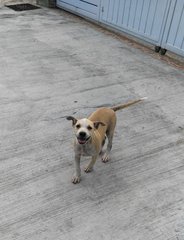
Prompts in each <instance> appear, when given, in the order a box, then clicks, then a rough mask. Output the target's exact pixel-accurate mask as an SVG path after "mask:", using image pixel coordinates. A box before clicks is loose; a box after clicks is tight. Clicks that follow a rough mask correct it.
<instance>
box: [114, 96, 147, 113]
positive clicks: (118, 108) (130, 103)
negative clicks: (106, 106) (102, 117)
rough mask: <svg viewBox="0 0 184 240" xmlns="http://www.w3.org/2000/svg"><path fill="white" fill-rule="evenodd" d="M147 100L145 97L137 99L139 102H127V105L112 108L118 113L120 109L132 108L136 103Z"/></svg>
mask: <svg viewBox="0 0 184 240" xmlns="http://www.w3.org/2000/svg"><path fill="white" fill-rule="evenodd" d="M145 99H147V97H143V98H140V99H137V100H134V101H130V102H127V103H124V104H120V105H117V106H114V107H111V109H112V110H114V111H115V112H116V111H118V110H120V109H123V108H127V107H129V106H131V105H133V104H135V103H138V102H142V101H143V100H145Z"/></svg>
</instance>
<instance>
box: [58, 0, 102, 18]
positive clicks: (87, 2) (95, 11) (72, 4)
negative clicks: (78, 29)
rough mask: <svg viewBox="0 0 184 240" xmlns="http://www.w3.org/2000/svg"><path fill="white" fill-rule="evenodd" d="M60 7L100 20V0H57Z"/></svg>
mask: <svg viewBox="0 0 184 240" xmlns="http://www.w3.org/2000/svg"><path fill="white" fill-rule="evenodd" d="M56 4H57V6H58V7H61V8H64V9H66V10H69V11H72V12H74V13H76V14H79V15H82V16H86V17H88V18H91V19H94V20H98V18H99V7H100V0H57V1H56Z"/></svg>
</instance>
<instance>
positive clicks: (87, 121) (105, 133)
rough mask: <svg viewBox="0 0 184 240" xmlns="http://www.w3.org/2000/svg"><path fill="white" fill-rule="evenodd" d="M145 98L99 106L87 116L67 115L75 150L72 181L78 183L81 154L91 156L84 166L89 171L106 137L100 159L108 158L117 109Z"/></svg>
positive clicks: (105, 160)
mask: <svg viewBox="0 0 184 240" xmlns="http://www.w3.org/2000/svg"><path fill="white" fill-rule="evenodd" d="M144 99H146V98H140V99H138V100H134V101H130V102H128V103H125V104H122V105H118V106H115V107H112V108H105V107H103V108H99V109H97V110H96V111H95V112H93V113H92V114H91V115H90V116H89V117H88V118H83V119H79V120H78V119H76V118H74V117H72V116H68V117H67V120H72V123H73V128H74V132H75V140H74V151H75V174H74V176H73V178H72V182H73V183H79V182H80V179H81V169H80V158H81V156H82V155H83V156H92V159H91V161H90V162H89V163H88V165H87V166H86V167H85V169H84V171H85V172H86V173H88V172H91V171H92V169H93V165H94V164H95V162H96V160H97V158H98V156H99V154H100V153H101V151H102V147H103V145H104V144H105V139H106V137H107V138H108V144H107V149H106V151H105V152H104V153H103V155H102V161H103V162H107V161H108V160H109V154H110V151H111V148H112V140H113V135H114V129H115V126H116V114H115V112H116V111H117V110H120V109H123V108H126V107H129V106H130V105H133V104H135V103H138V102H141V101H143V100H144Z"/></svg>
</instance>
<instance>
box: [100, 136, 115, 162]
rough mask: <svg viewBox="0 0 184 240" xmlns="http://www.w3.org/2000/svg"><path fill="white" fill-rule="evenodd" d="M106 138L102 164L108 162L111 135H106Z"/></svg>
mask: <svg viewBox="0 0 184 240" xmlns="http://www.w3.org/2000/svg"><path fill="white" fill-rule="evenodd" d="M107 138H108V144H107V149H106V151H105V152H104V154H103V155H102V162H104V163H106V162H108V161H109V155H110V151H111V149H112V140H113V133H110V134H109V135H107Z"/></svg>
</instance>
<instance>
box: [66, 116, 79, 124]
mask: <svg viewBox="0 0 184 240" xmlns="http://www.w3.org/2000/svg"><path fill="white" fill-rule="evenodd" d="M66 119H67V120H72V124H73V126H74V125H75V124H76V122H77V119H76V118H74V117H72V116H68V117H67V118H66Z"/></svg>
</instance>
